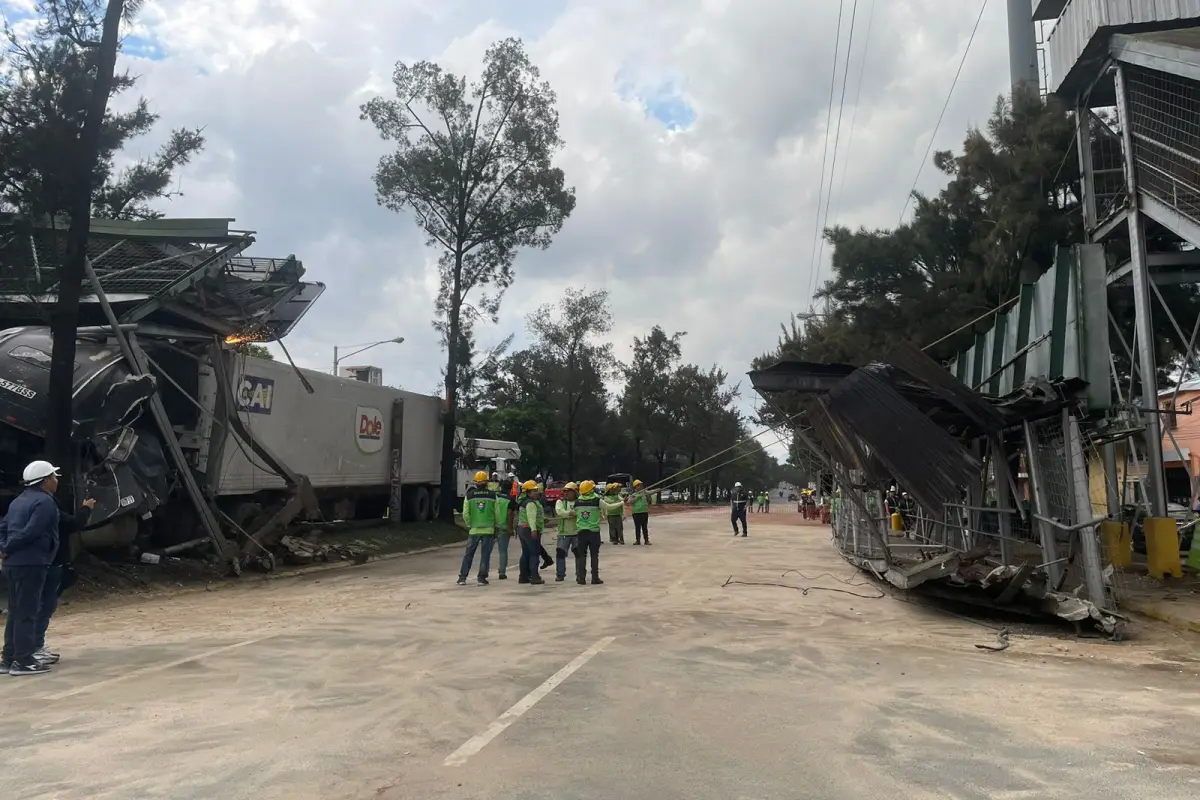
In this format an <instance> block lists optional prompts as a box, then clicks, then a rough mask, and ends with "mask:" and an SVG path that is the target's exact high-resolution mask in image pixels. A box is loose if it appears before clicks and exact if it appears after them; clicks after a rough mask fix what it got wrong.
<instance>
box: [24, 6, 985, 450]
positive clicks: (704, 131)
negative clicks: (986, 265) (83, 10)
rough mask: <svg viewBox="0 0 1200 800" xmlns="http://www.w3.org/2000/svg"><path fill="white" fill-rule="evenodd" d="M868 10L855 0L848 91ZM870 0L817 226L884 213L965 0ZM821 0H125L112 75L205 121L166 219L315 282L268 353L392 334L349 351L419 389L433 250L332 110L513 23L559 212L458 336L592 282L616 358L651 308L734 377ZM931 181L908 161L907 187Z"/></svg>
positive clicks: (768, 262) (961, 115)
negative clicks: (489, 308) (398, 70)
mask: <svg viewBox="0 0 1200 800" xmlns="http://www.w3.org/2000/svg"><path fill="white" fill-rule="evenodd" d="M3 2H8V4H9V5H10V6H11V5H12V2H13V0H0V4H2V3H3ZM871 5H872V2H871V0H860V2H859V10H858V21H857V27H856V34H855V36H856V44H855V51H856V55H855V57H854V58H853V59H852V62H851V63H852V70H853V72H852V75H851V81H850V91H849V94H850V95H853V92H854V88H855V85H856V74H857V70H858V63H859V59H858V55H857V51H858V48H859V47H860V46H861V44H862V42H863V37H864V35H865V25H866V17H867V13H868V9H869V8H870V7H871ZM873 5H874V7H875V8H874V14H875V17H874V22H873V27H874V31H873V33H872V37H871V48H870V53H869V56H868V59H867V67H866V69H867V71H866V79H865V81H864V84H863V90H862V97H861V99H860V103H859V105H860V107H859V110H858V114H857V118H856V125H855V130H854V134H853V143H854V147H853V153H852V154H851V155H849V156H847V155H846V154H845V153H843V154H842V155H841V156H839V170H838V176H837V178H836V179H835V182H834V186H835V189H836V188H838V187H840V186H841V183H842V178H841V174H842V168H843V167H844V168H845V169H846V170H847V171H848V172H847V177H846V181H845V193H844V196H841V198H840V202H837V203H836V205H837V209H838V212H839V213H838V219H840V221H841V222H843V223H846V224H854V225H857V224H863V225H867V226H890V225H894V224H895V222H896V218H897V215H898V214H899V212H900V208H901V206H902V205H903V203H904V196H905V193H906V191H907V190H908V188H909V186H910V185H911V182H912V180H913V176H914V175H915V173H916V169H917V166H918V162H919V159H920V157H921V154H922V153H923V152H924V150H925V147H926V143H927V142H928V137H929V135H930V133H931V132H932V128H933V124H934V122H935V120H936V118H937V113H938V110H939V109H940V107H941V104H942V102H943V100H944V98H945V92H946V91H947V89H948V87H949V82H950V78H951V77H952V75H953V72H954V69H955V68H956V67H957V64H958V59H959V57H960V55H961V52H962V48H963V47H964V46H965V42H966V36H967V34H968V33H969V31H970V28H971V25H972V23H973V21H974V16H975V14H976V13H977V10H978V5H977V4H976V3H974V2H971V3H964V2H962V0H874V3H873ZM850 7H851V3H850V2H846V4H845V9H846V17H845V20H844V22H845V24H847V25H848V21H849V13H850ZM351 9H352V10H351ZM837 9H838V3H837V2H835V0H822V1H821V2H817V0H806V2H778V0H740V1H739V2H737V3H733V2H728V1H725V2H721V1H718V0H659V2H657V3H644V2H635V0H590V1H589V0H578V1H577V2H568V0H357V2H355V3H346V2H339V1H338V0H238V2H233V3H231V2H227V0H221V1H218V0H151V2H150V3H148V4H147V6H146V9H145V11H144V12H143V14H142V16H141V19H140V21H139V24H138V26H137V28H136V30H135V33H136V35H137V36H139V37H140V38H149V39H152V40H154V41H155V43H156V44H157V45H158V47H159V48H160V50H161V54H162V55H163V58H162V60H160V61H153V62H152V61H145V60H129V61H128V62H127V66H128V67H129V68H130V69H132V70H133V71H134V72H136V73H139V74H141V75H142V82H141V84H140V91H141V92H142V93H144V94H145V95H146V96H147V97H148V98H149V99H150V100H151V102H152V104H153V107H154V108H155V109H156V110H157V111H158V112H160V113H161V114H162V123H161V126H162V132H163V133H165V131H166V129H167V128H169V127H171V126H180V125H191V126H203V127H204V128H205V132H206V135H207V136H208V141H209V144H208V148H207V150H206V152H205V154H204V155H203V157H202V158H200V159H198V160H197V161H196V162H195V163H194V164H193V165H192V166H190V167H189V168H188V169H187V170H186V171H185V173H184V174H183V175H182V176H181V188H182V189H183V190H184V191H185V193H186V196H185V197H184V198H182V199H180V200H177V201H175V202H174V203H173V204H172V205H171V206H170V207H169V208H168V209H166V210H167V211H168V213H169V214H171V215H176V216H219V217H225V216H233V217H236V218H237V220H238V223H239V224H240V225H242V226H246V227H251V228H253V229H255V230H257V231H259V243H258V244H257V245H256V246H255V250H254V252H256V253H259V254H262V255H286V254H288V253H295V254H296V255H298V256H299V257H300V258H301V259H302V260H303V262H304V264H305V266H306V267H307V269H308V272H309V276H310V277H311V278H313V279H316V280H321V281H324V282H326V283H327V284H328V285H329V289H328V291H327V292H326V294H325V296H324V297H323V298H322V300H321V301H320V302H319V303H318V304H317V306H316V307H315V308H314V309H313V310H312V312H311V313H310V314H309V316H308V317H307V318H306V319H305V321H304V322H303V324H302V325H301V327H300V328H299V329H298V330H297V331H296V333H294V334H293V336H292V337H291V339H290V340H289V342H288V344H289V347H290V349H291V351H292V353H293V355H294V356H295V357H297V358H298V359H299V360H300V361H302V362H303V363H305V364H306V365H309V366H313V367H317V368H323V367H326V366H327V364H328V363H329V361H330V358H331V356H332V352H331V351H332V347H333V345H334V344H335V343H346V342H361V341H371V340H374V339H383V338H389V337H391V336H395V335H397V334H400V335H404V336H406V337H407V341H406V343H405V344H403V345H399V346H388V347H381V348H379V349H377V350H375V351H373V352H372V358H371V360H372V362H374V363H377V364H379V365H381V366H382V367H383V368H384V372H385V378H386V379H389V380H392V381H396V382H399V383H401V384H403V385H404V386H405V387H406V388H410V389H414V390H418V391H421V390H424V391H429V390H432V389H433V388H434V386H435V385H436V384H437V382H438V380H439V367H440V364H441V363H442V359H443V356H442V353H441V352H440V349H439V347H438V345H437V338H436V335H435V334H434V332H433V331H432V330H431V328H430V325H429V320H430V316H431V311H432V304H433V292H434V290H435V289H436V285H437V283H436V279H435V277H434V275H433V270H434V259H433V258H432V257H431V255H430V254H429V253H428V252H426V251H425V249H424V248H423V244H422V237H421V236H420V235H419V233H418V232H417V230H416V228H415V226H414V224H413V223H412V221H411V220H410V219H408V218H405V217H400V216H397V215H395V214H392V213H390V212H387V211H385V210H383V209H381V208H379V207H378V206H377V205H376V203H375V194H374V188H373V186H372V183H371V174H372V171H373V168H374V165H375V162H376V161H377V159H378V157H379V156H380V155H381V154H382V153H383V152H384V149H385V144H384V143H383V142H381V141H380V140H379V139H378V137H377V136H376V135H375V133H374V131H373V130H372V129H371V128H370V126H369V125H368V124H367V123H364V122H360V121H359V119H358V105H359V104H360V103H361V102H362V101H363V100H364V99H365V98H366V97H368V96H370V94H371V93H372V92H374V91H379V90H384V91H386V90H387V89H388V88H389V84H388V76H389V75H390V73H391V69H392V66H393V64H394V62H395V61H396V60H397V59H405V60H415V59H420V58H429V59H432V60H435V61H438V62H440V63H442V64H443V65H444V66H446V67H448V68H450V69H453V70H455V71H464V70H466V71H470V70H472V69H474V67H475V65H476V64H477V63H478V60H479V56H480V55H481V53H482V51H483V50H484V48H485V47H486V46H487V45H488V44H489V43H490V42H491V41H493V40H494V39H496V38H499V37H501V36H504V35H507V34H509V33H516V34H519V35H522V36H523V37H524V38H525V39H526V42H527V44H528V47H529V50H530V53H531V55H532V57H533V59H534V60H535V63H537V64H538V65H539V66H540V67H541V69H542V71H543V75H544V76H545V77H546V78H547V79H548V80H550V81H551V83H552V84H553V86H554V88H555V90H556V91H557V93H558V97H559V110H560V113H561V117H562V132H563V135H564V138H565V139H566V141H567V148H566V150H565V151H564V153H563V154H562V156H561V161H560V163H561V165H562V166H563V167H564V169H565V170H566V171H567V175H568V179H569V180H570V181H571V182H572V183H573V184H574V185H575V186H576V187H577V188H578V193H579V203H578V208H577V210H576V212H575V214H574V216H573V217H572V219H571V220H570V221H569V222H568V224H567V226H566V228H565V229H564V230H563V232H562V234H561V235H560V236H559V238H558V240H557V241H556V243H555V244H554V245H553V246H552V247H551V248H550V249H549V250H548V251H546V252H535V253H523V254H521V256H519V258H518V262H517V272H518V278H517V282H516V284H515V285H514V286H513V288H512V289H511V290H510V291H509V293H508V295H507V296H506V298H505V302H504V307H503V311H502V319H501V322H500V324H499V326H497V327H496V328H495V329H486V330H483V331H481V336H482V338H483V340H484V343H487V342H488V341H495V340H499V339H500V338H502V337H503V336H504V335H506V334H507V333H509V332H512V331H514V330H519V329H520V328H521V326H522V319H523V317H524V315H525V314H526V313H527V312H528V311H530V310H531V309H532V308H534V307H535V306H536V305H538V304H539V303H542V302H549V301H553V300H554V299H556V298H557V296H558V295H559V294H560V293H561V291H562V289H563V288H564V287H567V286H581V285H584V284H586V285H588V286H592V287H596V286H601V285H602V286H604V287H606V288H608V289H609V290H610V291H611V292H612V298H613V303H612V305H613V315H614V333H613V338H614V341H615V343H616V344H617V349H618V353H619V354H621V355H624V354H625V353H626V352H627V350H628V347H629V344H630V342H631V339H632V337H633V336H634V335H638V334H641V333H644V332H645V331H646V330H647V329H649V327H650V326H652V325H654V324H656V323H657V324H661V325H662V326H663V327H664V328H666V329H667V330H668V331H673V330H686V331H689V335H688V336H687V338H686V339H685V343H684V350H685V357H686V358H687V359H689V360H693V361H696V362H699V363H701V364H709V363H718V364H720V365H721V366H722V367H723V368H725V369H726V370H727V371H728V372H729V373H730V374H731V376H733V379H734V380H737V379H738V378H739V377H740V376H741V375H742V374H743V373H744V372H745V371H746V370H747V369H748V365H749V361H750V359H751V358H753V357H754V356H756V355H758V354H760V353H761V352H763V351H765V350H767V349H769V348H770V347H771V346H773V344H774V342H775V340H776V337H777V334H778V330H779V323H780V322H781V321H782V320H784V319H786V318H787V316H788V314H789V313H790V312H792V311H796V310H800V309H802V308H804V307H806V306H807V304H808V301H809V298H808V296H807V288H808V285H809V280H810V274H809V273H810V262H811V252H812V245H813V230H814V214H815V212H816V203H817V198H818V182H819V177H820V171H821V155H822V144H823V141H822V133H823V130H824V125H825V118H826V103H827V101H828V96H829V82H830V68H831V66H832V59H833V52H832V50H833V41H834V32H835V25H836V16H837ZM1005 36H1006V31H1005V25H1004V5H1003V4H1002V3H993V4H992V7H991V8H990V10H989V12H988V16H987V17H986V18H985V20H984V23H983V26H982V27H981V29H980V34H979V37H978V39H977V41H976V42H975V46H974V49H973V51H972V53H971V56H970V59H969V60H968V62H967V67H966V70H965V71H964V74H963V78H962V80H961V82H960V84H959V87H958V90H957V92H956V96H955V99H954V102H953V103H952V104H951V106H950V110H949V112H948V114H947V116H946V120H945V122H944V124H943V126H942V130H941V133H940V134H939V136H938V141H937V145H938V146H939V147H941V148H945V147H954V146H957V145H958V144H959V142H961V139H962V136H963V133H964V132H965V130H966V128H967V126H968V125H969V124H973V123H974V124H978V123H982V122H984V121H985V120H986V118H987V116H988V114H989V112H990V110H991V106H992V103H993V101H994V99H995V96H996V95H997V93H999V92H1001V91H1003V90H1004V89H1005V84H1006V82H1007V75H1008V71H1007V62H1006V52H1007V50H1006V44H1005ZM838 89H839V91H840V79H839V84H838ZM664 93H665V94H664ZM852 99H853V98H852V96H851V97H849V98H848V99H847V108H846V112H845V114H846V116H845V119H844V122H843V131H842V134H843V136H842V141H843V145H844V144H845V142H846V141H847V139H848V138H849V130H848V129H849V120H850V114H851V108H850V102H851V100H852ZM664 100H671V101H673V102H677V101H680V100H682V101H684V102H686V103H687V104H688V105H689V106H690V107H691V109H692V111H693V112H694V115H695V118H694V121H693V122H692V124H691V125H690V126H689V127H686V128H685V129H682V130H676V131H673V132H672V131H669V130H668V128H667V126H666V125H664V124H663V123H661V122H659V121H658V120H656V119H654V118H652V117H650V116H648V115H647V112H646V107H647V105H652V104H654V103H659V102H663V101H664ZM834 113H835V119H836V113H837V109H836V107H835V110H834ZM154 144H155V142H145V143H142V144H141V145H139V147H140V148H145V149H146V150H149V149H151V148H152V147H153V145H154ZM937 182H938V179H937V176H936V175H934V174H933V171H932V170H931V169H930V170H928V171H927V172H926V173H925V177H924V180H923V182H922V184H921V185H922V187H923V188H925V189H933V188H935V187H936V186H937ZM827 258H828V254H827V253H826V259H827ZM826 274H828V273H827V270H826ZM743 388H744V391H745V393H746V394H747V395H748V394H749V393H750V390H749V386H748V382H744V386H743ZM747 407H749V403H748V404H747ZM775 449H776V450H777V451H778V449H779V448H778V447H777V448H775Z"/></svg>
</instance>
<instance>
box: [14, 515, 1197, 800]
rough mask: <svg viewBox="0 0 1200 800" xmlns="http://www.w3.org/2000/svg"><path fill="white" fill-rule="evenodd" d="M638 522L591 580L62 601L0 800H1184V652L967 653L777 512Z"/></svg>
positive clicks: (247, 588)
mask: <svg viewBox="0 0 1200 800" xmlns="http://www.w3.org/2000/svg"><path fill="white" fill-rule="evenodd" d="M768 519H769V520H770V522H767V520H768ZM652 523H653V526H654V531H653V537H654V539H653V540H654V545H653V547H650V548H645V547H634V546H633V545H627V546H625V547H623V548H617V547H611V546H609V545H607V544H606V545H604V546H603V547H602V548H601V557H602V565H601V566H602V574H603V577H604V578H605V580H606V584H605V585H604V586H601V587H592V586H586V587H581V586H577V585H576V584H575V583H574V582H573V581H572V580H570V579H568V581H567V582H566V583H563V584H555V583H553V582H551V583H549V584H548V585H546V586H544V587H531V586H519V585H517V583H516V581H515V580H511V579H510V580H509V581H506V582H503V583H502V582H500V581H496V580H493V583H492V585H491V586H490V587H487V588H480V587H476V586H474V585H470V586H467V587H458V586H455V583H454V581H455V577H456V572H457V569H456V567H457V561H458V558H459V553H458V552H457V551H446V550H444V551H440V552H437V553H430V554H427V555H419V556H413V557H408V558H401V559H396V560H392V561H386V562H377V563H373V564H368V565H366V566H364V567H360V568H351V569H344V570H337V571H328V572H322V573H316V574H312V575H307V576H304V577H301V578H291V579H280V580H273V581H263V582H258V583H255V584H249V583H248V584H245V585H238V586H235V587H233V588H222V589H221V590H219V591H198V592H190V593H183V594H179V595H177V596H169V597H156V598H151V599H144V598H143V599H136V600H132V601H123V602H97V603H92V604H88V605H87V606H86V607H83V606H81V607H78V608H72V609H68V613H66V614H64V615H63V616H62V618H61V619H57V620H56V621H55V623H54V625H53V627H52V634H53V642H52V643H53V644H54V645H55V646H57V647H58V648H59V649H61V651H62V653H63V662H62V664H61V665H60V667H59V668H58V669H56V671H55V672H54V673H53V674H51V675H47V676H39V677H28V678H3V679H0V754H2V756H0V758H2V759H3V761H2V763H3V769H0V797H4V798H14V799H22V798H131V799H133V798H137V800H145V798H171V799H172V800H190V799H192V798H194V799H195V800H201V799H203V800H210V798H222V800H234V799H235V798H256V799H259V800H261V799H263V798H281V799H285V800H301V799H302V798H338V799H339V800H340V799H341V798H381V799H382V800H400V799H401V798H412V799H413V800H441V799H443V798H445V799H446V800H450V799H453V800H463V799H465V798H479V799H480V800H483V799H484V798H487V799H489V800H490V799H491V798H497V799H499V798H504V800H533V799H534V798H538V799H543V798H544V799H545V800H574V799H576V798H578V799H580V800H582V799H583V798H613V799H614V800H671V799H673V798H698V799H699V800H759V799H760V798H762V799H764V800H776V799H778V800H796V799H797V798H822V799H831V798H832V799H840V798H848V799H850V798H852V799H853V800H864V799H865V798H888V799H889V800H893V799H894V798H897V797H903V798H906V799H909V798H981V799H982V798H989V799H993V800H994V799H995V798H1049V797H1053V798H1056V799H1057V800H1066V798H1088V800H1095V799H1096V798H1151V797H1153V798H1157V799H1158V800H1167V799H1168V798H1180V799H1181V800H1182V798H1195V797H1198V796H1200V660H1198V659H1197V657H1196V643H1197V639H1196V638H1195V637H1191V638H1190V639H1189V638H1184V637H1183V636H1182V635H1173V634H1167V633H1164V632H1162V631H1161V630H1159V629H1156V628H1150V629H1142V630H1143V633H1142V635H1141V636H1140V637H1139V640H1138V641H1133V642H1127V643H1122V644H1109V643H1104V642H1098V641H1079V640H1075V639H1073V638H1071V637H1055V636H1028V637H1026V636H1015V637H1013V640H1012V646H1011V647H1010V648H1009V649H1008V650H1006V651H1004V652H1002V653H988V652H984V651H982V650H979V649H977V648H976V647H975V644H977V643H981V644H986V643H988V642H989V641H994V635H993V633H992V632H991V631H990V630H988V629H986V628H984V627H981V626H979V625H976V624H972V623H971V622H968V621H965V620H962V619H958V618H955V617H952V616H948V615H946V614H944V613H941V612H938V611H936V610H931V609H929V608H927V607H924V606H919V605H914V604H911V603H905V602H901V601H900V600H898V599H896V598H893V597H891V596H889V597H886V598H884V599H878V598H875V599H869V598H871V597H872V596H873V595H877V594H878V592H877V591H876V590H875V589H873V588H872V587H871V586H870V585H869V584H867V585H861V586H852V585H848V584H847V583H843V582H839V580H837V579H840V580H841V581H849V582H850V583H862V579H861V577H860V576H858V575H857V574H856V573H854V571H852V570H851V569H850V568H849V567H847V566H846V565H845V563H844V562H842V561H841V560H840V559H839V558H838V557H837V555H836V554H835V553H834V552H833V550H832V549H831V547H830V544H829V536H828V530H827V529H825V528H820V527H816V526H807V527H805V526H800V525H797V524H795V523H796V515H795V514H794V512H792V511H789V510H787V509H784V508H779V509H777V510H776V511H775V512H773V513H772V514H771V515H769V516H758V515H753V516H751V517H750V524H751V536H750V538H748V539H741V538H736V539H735V538H734V537H732V536H731V535H730V534H729V532H728V518H727V516H726V515H724V514H722V513H721V512H719V511H702V512H694V513H685V514H679V515H674V516H668V517H663V518H658V519H654V520H652ZM785 523H787V524H785ZM630 536H632V534H630ZM630 541H632V538H630ZM514 552H515V550H514ZM788 569H796V570H800V571H801V572H803V573H804V576H808V577H804V576H802V575H799V574H796V573H791V574H788V575H787V576H781V573H783V572H784V570H788ZM513 571H514V574H515V569H514V570H513ZM821 573H830V575H824V576H823V575H821ZM730 576H733V578H734V579H735V580H739V581H742V582H743V583H755V582H760V583H769V582H779V583H787V584H789V585H792V586H812V587H818V586H819V587H824V588H826V589H840V590H844V591H849V592H853V593H855V594H858V595H863V596H862V597H856V596H851V595H848V594H843V593H840V592H832V591H822V590H818V591H810V592H808V593H807V594H805V593H804V592H802V591H798V590H795V589H787V588H781V587H777V586H747V585H742V584H733V585H729V586H726V587H722V584H723V583H725V581H726V579H727V578H729V577H730ZM831 576H832V577H831ZM493 577H494V575H493Z"/></svg>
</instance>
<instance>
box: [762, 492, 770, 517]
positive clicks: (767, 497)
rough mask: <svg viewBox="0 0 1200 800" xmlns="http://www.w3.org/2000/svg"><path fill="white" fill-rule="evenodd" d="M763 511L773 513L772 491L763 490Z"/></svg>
mask: <svg viewBox="0 0 1200 800" xmlns="http://www.w3.org/2000/svg"><path fill="white" fill-rule="evenodd" d="M763 511H765V512H766V513H768V514H770V513H771V493H770V492H763Z"/></svg>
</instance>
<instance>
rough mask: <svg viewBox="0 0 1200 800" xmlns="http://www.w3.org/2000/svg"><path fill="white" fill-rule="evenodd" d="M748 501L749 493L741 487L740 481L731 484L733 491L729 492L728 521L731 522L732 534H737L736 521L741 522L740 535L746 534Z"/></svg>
mask: <svg viewBox="0 0 1200 800" xmlns="http://www.w3.org/2000/svg"><path fill="white" fill-rule="evenodd" d="M749 502H750V495H749V493H747V492H746V490H745V489H743V488H742V483H741V481H737V482H735V483H734V484H733V491H731V492H730V493H729V521H730V522H731V523H733V535H734V536H737V535H738V522H739V521H740V522H741V523H742V536H743V537H745V535H746V504H747V503H749Z"/></svg>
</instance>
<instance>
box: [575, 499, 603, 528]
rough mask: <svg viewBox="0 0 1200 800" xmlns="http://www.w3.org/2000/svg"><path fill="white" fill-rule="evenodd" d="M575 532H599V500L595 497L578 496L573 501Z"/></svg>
mask: <svg viewBox="0 0 1200 800" xmlns="http://www.w3.org/2000/svg"><path fill="white" fill-rule="evenodd" d="M575 530H576V531H578V532H582V531H595V532H597V533H599V532H600V498H599V497H597V496H596V495H594V494H585V495H580V497H579V499H578V500H576V501H575Z"/></svg>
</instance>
